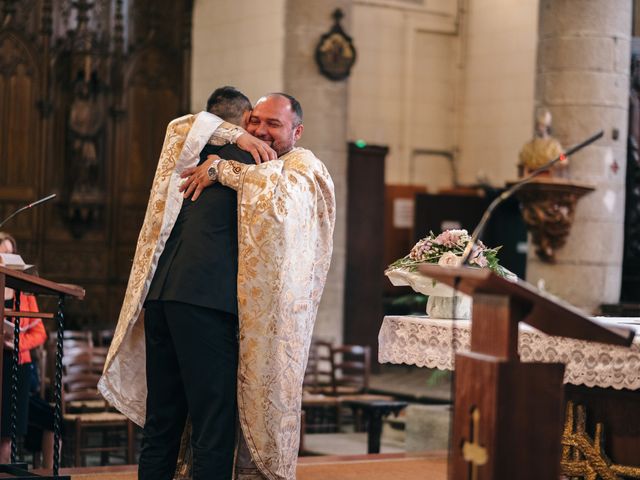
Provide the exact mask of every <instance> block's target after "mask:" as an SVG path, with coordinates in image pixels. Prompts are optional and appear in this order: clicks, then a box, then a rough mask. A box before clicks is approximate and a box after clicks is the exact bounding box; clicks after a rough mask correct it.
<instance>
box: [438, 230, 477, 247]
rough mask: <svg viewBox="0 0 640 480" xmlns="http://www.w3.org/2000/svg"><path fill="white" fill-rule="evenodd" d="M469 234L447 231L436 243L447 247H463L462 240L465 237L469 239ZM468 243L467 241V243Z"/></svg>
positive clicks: (439, 236)
mask: <svg viewBox="0 0 640 480" xmlns="http://www.w3.org/2000/svg"><path fill="white" fill-rule="evenodd" d="M468 236H469V234H468V233H467V231H466V230H445V231H444V232H442V233H441V234H440V235H438V236H437V237H436V238H435V240H434V241H433V242H434V243H436V244H438V245H443V246H445V247H449V248H451V247H455V246H456V245H462V242H461V240H462V239H463V237H468ZM464 243H466V240H465V242H464Z"/></svg>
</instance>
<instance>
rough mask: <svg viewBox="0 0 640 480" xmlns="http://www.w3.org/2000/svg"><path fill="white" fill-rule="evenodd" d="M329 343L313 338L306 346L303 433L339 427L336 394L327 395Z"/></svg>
mask: <svg viewBox="0 0 640 480" xmlns="http://www.w3.org/2000/svg"><path fill="white" fill-rule="evenodd" d="M331 347H332V345H331V343H330V342H326V341H323V340H318V339H313V340H312V342H311V346H310V348H309V360H308V362H307V369H306V370H305V375H304V381H303V394H302V410H303V413H304V415H305V424H304V428H305V430H304V431H305V432H306V433H320V432H323V433H327V432H335V431H337V429H338V423H339V422H338V415H339V411H338V407H339V405H338V401H337V400H336V398H335V397H332V396H330V395H331V392H332V387H331V378H332V375H331Z"/></svg>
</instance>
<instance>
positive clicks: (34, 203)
mask: <svg viewBox="0 0 640 480" xmlns="http://www.w3.org/2000/svg"><path fill="white" fill-rule="evenodd" d="M55 197H56V194H55V193H52V194H51V195H47V196H46V197H44V198H41V199H40V200H36V201H35V202H32V203H30V204H29V205H25V206H24V207H22V208H19V209H18V210H16V211H15V212H13V213H12V214H11V215H9V216H8V217H7V218H5V219H4V220H3V221H2V222H0V228H2V226H3V225H4V224H5V223H7V222H8V221H9V220H11V219H12V218H13V217H15V216H16V215H17V214H19V213H20V212H24V211H25V210H28V209H30V208H31V207H35V206H36V205H40V204H41V203H44V202H48V201H49V200H51V199H53V198H55Z"/></svg>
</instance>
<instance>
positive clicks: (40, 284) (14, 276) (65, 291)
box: [0, 266, 85, 480]
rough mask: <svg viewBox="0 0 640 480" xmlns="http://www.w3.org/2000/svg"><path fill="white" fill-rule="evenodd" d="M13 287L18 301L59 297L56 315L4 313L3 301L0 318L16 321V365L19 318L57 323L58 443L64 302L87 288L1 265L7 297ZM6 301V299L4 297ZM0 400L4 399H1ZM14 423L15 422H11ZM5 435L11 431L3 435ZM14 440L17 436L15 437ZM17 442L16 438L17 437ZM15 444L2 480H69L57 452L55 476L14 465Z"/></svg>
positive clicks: (0, 332) (1, 469)
mask: <svg viewBox="0 0 640 480" xmlns="http://www.w3.org/2000/svg"><path fill="white" fill-rule="evenodd" d="M5 287H8V288H12V289H14V290H15V291H16V298H17V299H18V302H19V298H20V292H23V293H32V294H35V295H49V296H55V297H58V308H57V311H56V312H55V313H50V312H24V311H20V308H19V304H18V308H16V309H15V310H5V308H4V301H3V302H2V303H0V319H4V318H5V317H7V318H10V319H13V320H14V322H15V339H16V340H15V341H14V345H15V346H17V347H18V348H17V349H15V350H14V362H17V352H18V351H19V350H18V349H19V347H20V346H19V342H18V339H19V335H18V332H19V329H20V318H42V319H52V320H55V321H56V330H57V342H56V369H55V379H54V397H55V420H54V445H58V444H59V440H60V422H61V408H60V403H61V398H62V337H63V333H64V302H65V298H66V297H68V296H70V297H75V298H78V299H82V298H84V293H85V292H84V289H83V288H81V287H78V286H75V285H64V284H60V283H56V282H52V281H50V280H45V279H44V278H40V277H36V276H34V275H28V274H26V273H23V272H19V271H16V270H11V269H8V268H5V267H2V266H0V292H3V294H4V288H5ZM3 298H4V297H3ZM0 344H4V329H2V328H0ZM1 389H2V356H1V355H0V393H1ZM0 399H1V396H0ZM12 423H13V422H12ZM0 433H1V434H2V435H3V436H9V435H7V434H8V433H9V432H0ZM12 437H15V434H13V435H12ZM14 440H15V438H14ZM15 443H16V442H15V441H13V442H12V450H11V462H12V463H11V464H10V465H0V477H2V478H34V479H35V478H38V479H41V480H44V479H49V478H57V479H68V478H69V477H60V476H59V475H58V470H59V466H60V456H59V451H58V449H57V448H56V449H54V458H53V476H52V477H43V476H38V475H35V474H33V473H31V472H27V471H26V465H24V464H17V463H15V460H16V447H15Z"/></svg>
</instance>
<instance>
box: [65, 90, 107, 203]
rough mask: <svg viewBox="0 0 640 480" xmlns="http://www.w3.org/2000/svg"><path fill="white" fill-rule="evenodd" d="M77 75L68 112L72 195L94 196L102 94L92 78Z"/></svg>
mask: <svg viewBox="0 0 640 480" xmlns="http://www.w3.org/2000/svg"><path fill="white" fill-rule="evenodd" d="M92 80H94V81H93V82H92V81H87V80H86V79H84V78H78V79H77V80H76V82H75V85H74V92H73V94H74V98H73V101H72V103H71V110H70V112H69V134H70V137H71V138H70V140H71V145H70V146H71V155H72V159H73V160H72V168H73V170H74V172H73V175H72V177H73V178H74V181H73V185H72V189H71V199H72V200H78V201H85V200H87V196H88V197H91V199H94V198H93V197H95V196H96V195H97V194H98V192H97V191H98V190H99V176H100V162H99V152H98V148H97V147H98V145H97V143H98V136H99V133H100V130H101V129H102V124H103V123H104V106H103V102H102V96H101V95H100V91H99V89H98V88H97V85H96V84H97V81H96V80H95V79H92Z"/></svg>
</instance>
